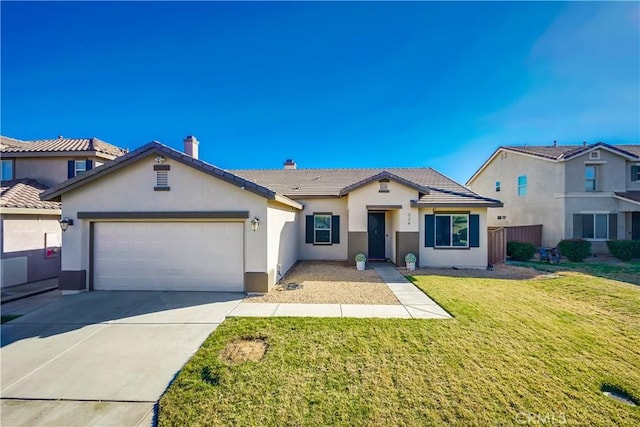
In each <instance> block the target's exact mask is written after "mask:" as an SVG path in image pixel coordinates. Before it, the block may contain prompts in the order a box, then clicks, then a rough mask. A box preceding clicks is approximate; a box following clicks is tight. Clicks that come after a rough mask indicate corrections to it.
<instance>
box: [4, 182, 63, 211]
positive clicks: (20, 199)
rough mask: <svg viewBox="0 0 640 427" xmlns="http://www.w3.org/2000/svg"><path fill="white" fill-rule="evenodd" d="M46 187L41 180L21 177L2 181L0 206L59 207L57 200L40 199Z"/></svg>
mask: <svg viewBox="0 0 640 427" xmlns="http://www.w3.org/2000/svg"><path fill="white" fill-rule="evenodd" d="M47 188H49V187H47V186H46V185H44V184H43V183H41V182H38V181H36V180H33V179H28V178H23V179H14V180H11V181H2V186H1V188H0V207H2V208H26V209H60V203H59V202H45V201H42V200H40V194H42V193H43V192H44V191H45V190H46V189H47Z"/></svg>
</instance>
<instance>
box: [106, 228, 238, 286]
mask: <svg viewBox="0 0 640 427" xmlns="http://www.w3.org/2000/svg"><path fill="white" fill-rule="evenodd" d="M94 227H95V230H94V288H95V289H96V290H193V291H203V290H211V291H242V290H243V283H244V273H243V272H244V264H243V258H244V243H243V224H242V223H233V222H229V223H221V222H209V223H207V222H195V223H188V222H173V223H171V222H130V223H127V222H112V223H107V222H105V223H96V224H95V226H94Z"/></svg>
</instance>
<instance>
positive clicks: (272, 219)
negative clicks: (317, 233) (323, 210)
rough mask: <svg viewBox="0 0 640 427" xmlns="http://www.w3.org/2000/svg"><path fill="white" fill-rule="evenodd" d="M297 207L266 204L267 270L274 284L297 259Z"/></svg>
mask: <svg viewBox="0 0 640 427" xmlns="http://www.w3.org/2000/svg"><path fill="white" fill-rule="evenodd" d="M297 218H298V214H297V209H294V208H292V207H285V206H282V205H278V204H276V203H273V202H270V203H269V204H268V206H267V228H268V230H267V240H268V243H269V246H268V248H267V270H268V271H269V272H273V274H269V278H272V281H273V282H272V283H269V286H271V285H274V284H276V283H277V282H278V281H279V280H280V279H281V278H282V277H284V275H285V274H286V273H287V271H289V269H290V268H291V267H293V265H294V264H295V263H296V261H297V260H298V243H299V238H298V233H299V229H300V228H299V227H298V224H296V220H297Z"/></svg>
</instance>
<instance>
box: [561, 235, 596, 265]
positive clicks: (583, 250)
mask: <svg viewBox="0 0 640 427" xmlns="http://www.w3.org/2000/svg"><path fill="white" fill-rule="evenodd" d="M558 249H560V253H561V254H562V255H563V256H565V257H567V258H568V259H569V261H573V262H582V261H584V260H585V259H587V258H588V257H589V255H591V242H590V241H588V240H584V239H580V238H578V239H566V240H562V241H561V242H560V243H558Z"/></svg>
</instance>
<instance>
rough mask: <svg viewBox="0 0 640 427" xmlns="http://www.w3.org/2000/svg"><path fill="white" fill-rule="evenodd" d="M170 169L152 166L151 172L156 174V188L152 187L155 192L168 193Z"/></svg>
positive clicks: (164, 166) (163, 166) (166, 166)
mask: <svg viewBox="0 0 640 427" xmlns="http://www.w3.org/2000/svg"><path fill="white" fill-rule="evenodd" d="M170 168H171V167H170V166H169V165H154V166H153V170H154V171H155V172H156V186H155V187H153V189H154V190H155V191H169V190H170V188H169V171H170V170H171V169H170Z"/></svg>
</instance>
